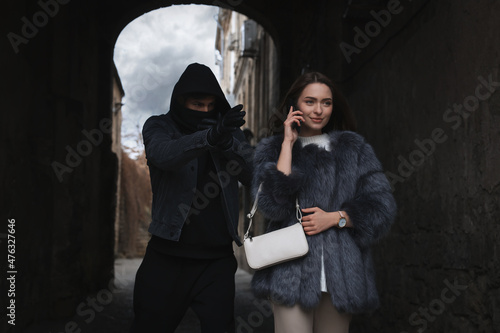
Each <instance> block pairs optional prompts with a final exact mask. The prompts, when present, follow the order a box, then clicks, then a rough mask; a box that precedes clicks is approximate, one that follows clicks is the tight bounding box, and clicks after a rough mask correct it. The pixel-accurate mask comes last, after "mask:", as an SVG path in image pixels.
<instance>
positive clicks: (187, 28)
mask: <svg viewBox="0 0 500 333" xmlns="http://www.w3.org/2000/svg"><path fill="white" fill-rule="evenodd" d="M217 11H218V7H212V6H201V5H188V6H170V7H166V8H162V9H158V10H155V11H152V12H149V13H146V14H144V15H142V16H141V17H138V18H137V19H135V20H134V21H132V22H130V23H129V24H128V25H127V26H126V27H125V29H123V31H122V32H121V34H120V36H119V37H118V40H117V42H116V45H115V53H114V61H115V64H116V68H117V69H118V74H119V76H120V79H121V81H122V85H123V88H124V90H125V97H124V99H123V103H124V105H123V107H122V113H123V125H122V143H123V144H124V145H125V146H130V145H134V144H133V141H134V139H133V137H134V136H136V135H137V133H139V132H140V131H141V130H142V126H143V124H144V122H145V121H146V119H147V118H149V117H150V116H151V115H153V114H163V113H166V112H167V111H168V108H169V105H170V95H171V94H172V89H173V87H174V85H175V83H176V82H177V80H178V78H179V76H180V75H181V74H182V72H183V71H184V69H185V68H186V67H187V65H189V64H190V63H193V62H199V63H202V64H205V65H207V66H208V67H210V68H211V69H212V71H213V72H214V74H215V75H216V76H217V77H218V76H219V67H218V66H216V65H215V34H216V29H217V24H216V22H215V18H214V16H216V14H217ZM131 136H132V138H131Z"/></svg>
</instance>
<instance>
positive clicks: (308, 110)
mask: <svg viewBox="0 0 500 333" xmlns="http://www.w3.org/2000/svg"><path fill="white" fill-rule="evenodd" d="M332 105H333V103H332V92H331V90H330V88H329V87H328V86H327V85H326V84H324V83H311V84H308V85H307V86H306V87H305V88H304V90H302V94H300V96H299V98H298V100H297V107H298V109H299V110H300V111H302V112H303V115H302V116H303V117H304V120H305V122H304V123H303V124H302V125H301V129H300V135H301V136H313V135H319V134H321V133H322V132H321V130H322V129H323V127H325V126H326V124H328V121H329V120H330V116H331V115H332V109H333V106H332Z"/></svg>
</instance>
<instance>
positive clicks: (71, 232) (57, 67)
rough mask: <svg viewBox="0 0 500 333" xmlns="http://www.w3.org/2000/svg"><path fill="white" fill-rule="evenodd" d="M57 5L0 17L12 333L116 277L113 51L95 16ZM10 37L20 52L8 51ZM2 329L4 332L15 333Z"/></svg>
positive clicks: (65, 310) (27, 5) (62, 311)
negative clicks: (11, 223)
mask: <svg viewBox="0 0 500 333" xmlns="http://www.w3.org/2000/svg"><path fill="white" fill-rule="evenodd" d="M73 3H74V4H73ZM56 5H57V12H56V7H52V10H51V13H52V14H51V15H49V14H47V12H46V11H45V10H44V9H43V8H42V7H40V4H39V2H37V1H15V2H9V3H6V4H4V8H3V9H2V14H1V16H2V29H7V30H2V35H3V36H4V38H3V42H2V52H1V54H2V65H1V66H2V78H3V79H2V80H1V81H2V82H1V83H0V84H1V90H2V99H1V101H0V103H1V106H2V108H1V109H2V112H1V116H0V117H1V120H0V124H1V127H2V130H1V131H0V132H1V133H0V145H1V146H0V149H1V153H2V163H1V166H0V174H1V175H2V189H1V191H0V193H1V198H0V202H1V207H2V211H1V216H2V221H7V219H15V221H16V230H15V237H16V241H17V242H16V254H15V256H16V267H15V268H16V270H17V272H18V273H17V276H16V286H17V290H16V296H15V302H16V326H15V329H16V332H17V331H20V330H21V329H22V328H23V327H25V326H26V325H28V324H30V323H33V322H36V321H40V320H42V319H49V318H63V317H69V316H71V315H73V314H74V313H75V311H76V307H77V306H78V305H79V303H80V302H82V301H85V299H86V297H87V295H89V294H90V293H92V292H96V291H98V290H101V289H103V288H107V287H108V282H109V281H110V279H111V278H112V277H113V260H114V254H113V243H114V230H113V229H114V228H113V222H114V214H115V206H114V202H115V194H116V178H117V156H116V155H115V154H114V153H113V152H112V151H111V145H112V140H111V132H112V130H111V127H112V121H111V118H112V115H111V107H110V106H111V89H112V85H111V75H112V62H111V61H110V60H111V59H112V53H111V52H112V49H111V48H109V47H106V46H107V41H105V40H103V39H102V38H101V37H100V36H102V34H101V32H100V31H99V28H98V26H97V24H96V22H95V20H92V19H89V17H91V14H90V13H91V12H93V10H94V9H95V8H93V7H92V6H88V7H85V6H86V5H85V4H83V3H79V2H76V1H75V2H71V3H68V1H62V0H60V1H59V2H56ZM40 13H41V14H40ZM34 20H38V21H36V22H37V26H34V25H33V27H34V28H32V29H31V30H30V28H25V27H24V26H25V25H26V26H28V23H26V22H31V24H33V23H32V22H33V21H34ZM23 31H24V33H23ZM8 32H11V33H13V34H16V35H17V36H19V37H20V38H23V39H22V41H23V42H22V43H19V44H17V45H16V44H11V43H10V42H9V40H8V39H7V38H5V37H6V36H7V33H8ZM16 40H19V39H16ZM3 223H5V224H3V226H6V222H3ZM3 226H2V229H1V231H0V232H1V233H4V232H5V230H6V229H4V227H3ZM4 246H5V243H4V242H3V239H2V243H1V247H2V250H1V253H2V258H3V256H4V254H5V253H6V252H5V251H4ZM6 257H7V256H6V255H5V259H6ZM4 263H5V261H4V259H2V266H1V267H2V273H0V274H1V276H2V279H1V281H0V287H1V290H2V297H1V298H0V306H1V307H2V308H3V309H5V308H6V307H7V303H6V302H9V299H8V298H7V297H5V295H6V294H4V291H5V290H6V289H5V287H6V286H5V281H6V280H5V278H4V274H5V270H4V267H5V266H3V264H4ZM2 313H4V312H2ZM5 319H6V317H5V316H4V315H3V316H2V320H1V322H0V331H2V332H7V331H8V329H12V328H14V327H13V326H9V325H7V323H6V321H5Z"/></svg>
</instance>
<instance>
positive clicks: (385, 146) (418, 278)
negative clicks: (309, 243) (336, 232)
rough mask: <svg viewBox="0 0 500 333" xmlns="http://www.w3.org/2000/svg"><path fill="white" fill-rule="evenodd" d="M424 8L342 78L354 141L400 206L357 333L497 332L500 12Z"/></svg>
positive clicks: (490, 7) (454, 4)
mask: <svg viewBox="0 0 500 333" xmlns="http://www.w3.org/2000/svg"><path fill="white" fill-rule="evenodd" d="M421 4H423V6H422V7H421V8H417V6H416V5H415V4H412V5H411V6H410V4H409V2H408V1H406V2H405V1H401V3H400V7H399V8H401V11H400V13H398V14H397V15H402V16H405V17H406V21H405V24H400V23H401V22H399V21H397V17H396V15H394V16H393V19H394V20H393V22H391V23H390V24H388V25H387V26H386V27H385V28H382V29H381V30H382V31H381V32H380V34H379V35H376V36H374V37H373V38H372V41H373V43H374V44H375V48H374V49H371V50H370V49H368V48H366V49H361V52H360V53H356V54H353V56H352V59H353V61H352V62H351V63H350V64H347V62H346V67H345V68H344V73H345V77H346V79H345V81H344V82H343V87H344V88H345V91H346V92H347V97H348V99H349V101H350V103H351V105H352V107H353V108H354V110H355V113H356V117H357V120H358V122H359V132H360V133H362V134H363V135H365V136H366V138H367V140H368V141H369V142H371V143H372V144H373V146H374V148H375V151H376V152H377V153H378V155H379V158H381V160H382V161H383V164H384V167H385V169H386V170H387V171H388V173H387V175H388V177H389V179H390V180H391V181H392V183H393V185H394V195H395V196H396V199H397V201H398V205H399V214H398V218H397V221H396V223H395V225H394V227H393V228H392V231H391V234H390V235H389V237H388V238H386V239H385V240H383V241H382V242H381V243H380V244H378V245H377V246H376V247H375V258H376V271H377V276H378V284H379V287H380V293H381V296H382V307H381V309H380V310H379V311H378V312H376V314H374V315H373V316H372V317H365V318H362V319H358V320H355V322H354V325H353V327H355V328H357V329H358V330H356V332H358V331H359V332H373V331H377V332H381V331H383V332H398V333H399V332H415V331H418V332H424V331H429V332H498V328H499V327H500V312H499V310H498V309H499V308H500V289H499V287H500V274H499V271H498V265H499V246H498V237H499V235H500V227H499V224H498V219H499V216H500V198H499V196H500V172H499V166H500V153H499V147H500V132H499V128H500V92H499V91H498V90H500V73H499V65H500V34H498V31H499V29H500V23H499V22H500V21H499V20H498V15H497V13H499V12H500V3H498V2H496V1H466V0H461V1H430V2H421ZM405 7H406V8H405ZM417 9H418V10H417ZM405 11H407V12H405ZM371 20H372V21H375V19H374V18H372V19H371ZM367 22H370V20H365V21H359V22H358V23H359V24H360V25H359V27H360V28H361V29H362V31H364V28H365V23H367ZM392 24H394V26H392ZM354 26H355V25H354ZM344 29H348V30H349V31H353V30H351V29H353V25H351V26H345V27H344ZM349 31H346V34H345V36H346V38H352V37H353V35H352V34H350V33H349ZM373 31H376V30H373ZM380 40H382V42H381V41H380ZM346 41H351V44H353V45H354V42H353V39H346Z"/></svg>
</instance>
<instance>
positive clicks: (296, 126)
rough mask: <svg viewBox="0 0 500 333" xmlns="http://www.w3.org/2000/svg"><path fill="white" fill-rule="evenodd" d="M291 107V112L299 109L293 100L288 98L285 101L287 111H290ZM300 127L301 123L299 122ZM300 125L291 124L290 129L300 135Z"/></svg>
mask: <svg viewBox="0 0 500 333" xmlns="http://www.w3.org/2000/svg"><path fill="white" fill-rule="evenodd" d="M291 107H293V111H296V110H298V109H299V108H298V107H297V105H296V104H295V102H294V100H293V99H291V98H289V99H288V101H287V110H290V108H291ZM300 125H302V121H300ZM300 125H297V123H295V122H294V123H293V124H292V129H294V130H296V131H297V133H300Z"/></svg>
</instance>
